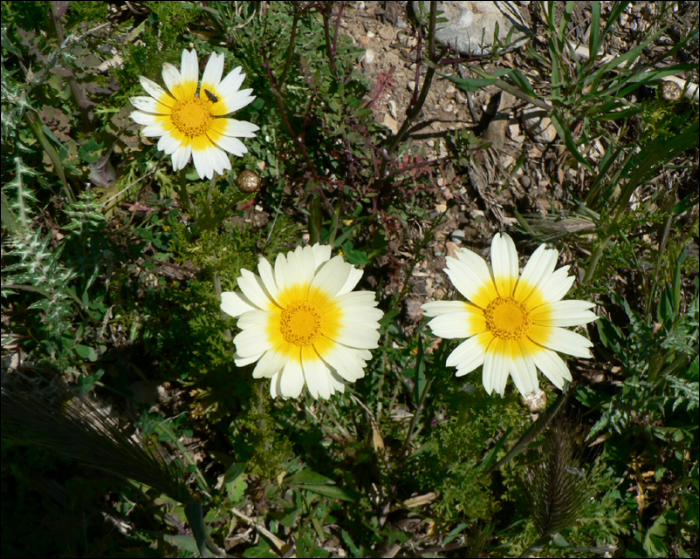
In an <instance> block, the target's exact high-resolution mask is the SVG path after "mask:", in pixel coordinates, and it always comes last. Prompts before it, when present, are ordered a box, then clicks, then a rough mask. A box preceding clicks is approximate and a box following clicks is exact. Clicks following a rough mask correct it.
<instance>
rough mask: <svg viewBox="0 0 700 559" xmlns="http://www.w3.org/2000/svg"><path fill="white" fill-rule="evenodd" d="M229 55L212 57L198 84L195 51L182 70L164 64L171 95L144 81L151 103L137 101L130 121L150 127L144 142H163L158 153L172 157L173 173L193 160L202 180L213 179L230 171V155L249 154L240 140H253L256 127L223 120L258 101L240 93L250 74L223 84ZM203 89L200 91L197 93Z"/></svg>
mask: <svg viewBox="0 0 700 559" xmlns="http://www.w3.org/2000/svg"><path fill="white" fill-rule="evenodd" d="M223 71H224V55H223V54H217V53H212V55H211V56H210V57H209V61H208V62H207V66H206V68H205V69H204V75H203V76H202V83H201V84H199V83H198V82H199V64H198V62H197V53H196V52H195V51H194V50H191V51H187V50H184V51H182V67H181V69H180V70H178V69H177V68H176V67H175V66H173V65H172V64H168V63H166V64H163V81H164V82H165V85H166V87H167V88H168V91H165V90H164V89H163V88H162V87H160V86H159V85H158V84H157V83H155V82H153V81H151V80H149V79H148V78H144V77H143V76H141V77H140V78H139V79H140V80H141V85H142V86H143V88H144V89H145V90H146V92H147V93H148V94H149V95H150V97H145V96H144V97H132V98H131V104H132V105H133V106H134V107H136V108H137V109H138V110H137V111H134V112H132V113H131V118H132V119H133V120H135V121H136V122H137V123H139V124H143V125H145V126H146V127H145V128H144V129H143V130H142V131H141V133H142V134H143V135H144V136H149V137H160V140H158V149H159V150H160V151H164V152H165V153H166V154H168V155H170V156H171V157H172V161H173V170H175V171H179V170H181V169H184V168H185V166H186V165H187V164H188V163H189V161H190V156H192V159H194V166H195V168H196V169H197V173H198V174H199V176H200V177H201V178H208V179H211V178H212V177H213V176H214V172H217V173H219V174H220V175H221V174H223V172H224V171H225V170H227V169H231V162H230V161H229V158H228V155H227V154H226V152H229V153H232V154H233V155H236V156H238V157H241V156H243V155H244V154H245V153H247V152H248V150H247V149H246V147H245V145H243V142H241V141H240V140H239V139H238V138H254V137H255V132H256V131H257V130H258V129H259V128H258V126H257V125H255V124H252V123H250V122H245V121H241V120H234V119H232V118H218V117H223V116H225V115H228V114H230V113H232V112H234V111H237V110H238V109H241V108H243V107H245V106H246V105H248V104H250V103H252V102H253V100H254V99H255V96H254V95H251V93H252V92H253V90H252V89H240V87H241V84H242V83H243V80H244V79H245V74H242V73H241V67H240V66H239V67H238V68H235V69H234V70H233V71H232V72H230V73H229V74H228V75H227V76H226V77H225V78H224V79H223V80H222V79H221V76H222V74H223ZM198 86H199V88H198Z"/></svg>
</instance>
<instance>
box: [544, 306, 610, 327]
mask: <svg viewBox="0 0 700 559" xmlns="http://www.w3.org/2000/svg"><path fill="white" fill-rule="evenodd" d="M594 306H595V304H593V303H589V302H588V301H577V300H567V301H557V302H556V303H551V304H548V305H542V306H541V307H538V308H537V309H534V310H533V311H532V313H531V317H532V320H533V322H534V323H535V324H541V325H543V326H562V327H564V326H580V325H582V324H588V323H589V322H593V321H594V320H597V319H598V317H597V316H596V315H595V313H593V312H591V311H590V310H589V309H591V308H593V307H594ZM538 309H544V311H543V312H542V314H541V315H540V313H538Z"/></svg>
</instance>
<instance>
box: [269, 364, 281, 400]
mask: <svg viewBox="0 0 700 559" xmlns="http://www.w3.org/2000/svg"><path fill="white" fill-rule="evenodd" d="M281 378H282V371H280V372H279V373H275V374H274V375H272V378H270V396H271V397H272V398H277V397H278V396H279V395H280V390H279V385H280V379H281Z"/></svg>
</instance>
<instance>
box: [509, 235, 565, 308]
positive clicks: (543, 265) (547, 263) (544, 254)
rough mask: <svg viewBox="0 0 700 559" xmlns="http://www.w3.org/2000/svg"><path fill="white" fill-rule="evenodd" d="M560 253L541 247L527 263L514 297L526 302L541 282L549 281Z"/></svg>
mask: <svg viewBox="0 0 700 559" xmlns="http://www.w3.org/2000/svg"><path fill="white" fill-rule="evenodd" d="M557 258H559V253H558V252H557V251H556V250H553V249H548V248H546V247H545V245H540V246H539V247H537V250H536V251H535V252H534V253H533V254H532V256H531V257H530V260H528V261H527V264H526V265H525V269H524V270H523V273H522V275H521V276H520V279H519V280H518V284H517V285H516V287H515V294H514V295H513V296H514V297H515V298H516V299H517V300H518V301H522V302H524V301H525V300H526V299H527V298H528V297H529V296H530V294H531V293H532V292H533V290H535V289H536V288H537V287H538V286H539V284H540V283H541V282H543V281H544V280H548V279H549V277H550V276H551V275H552V272H553V271H554V266H556V265H557Z"/></svg>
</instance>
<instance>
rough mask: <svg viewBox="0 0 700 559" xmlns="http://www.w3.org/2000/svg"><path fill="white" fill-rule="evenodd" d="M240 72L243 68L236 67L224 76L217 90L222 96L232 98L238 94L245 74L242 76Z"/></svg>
mask: <svg viewBox="0 0 700 559" xmlns="http://www.w3.org/2000/svg"><path fill="white" fill-rule="evenodd" d="M242 71H243V68H241V67H240V66H238V67H237V68H234V69H233V70H231V71H230V72H229V73H228V74H227V75H226V77H225V78H224V79H223V81H222V82H221V83H220V84H219V90H220V91H221V93H222V95H228V96H231V97H233V96H234V95H235V94H236V93H238V90H239V89H240V88H241V85H243V80H245V74H243V73H242ZM229 112H232V111H229Z"/></svg>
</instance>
